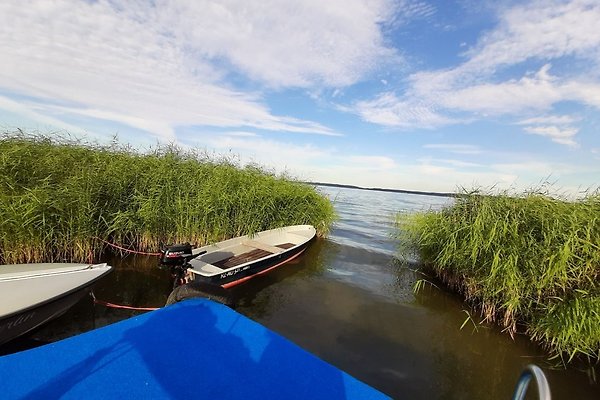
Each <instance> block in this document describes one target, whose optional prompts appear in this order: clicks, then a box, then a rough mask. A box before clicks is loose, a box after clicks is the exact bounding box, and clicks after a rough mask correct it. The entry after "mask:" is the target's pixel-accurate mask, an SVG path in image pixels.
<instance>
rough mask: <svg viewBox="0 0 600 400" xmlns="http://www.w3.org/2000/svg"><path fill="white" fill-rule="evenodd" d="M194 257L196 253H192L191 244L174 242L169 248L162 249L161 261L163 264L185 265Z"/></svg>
mask: <svg viewBox="0 0 600 400" xmlns="http://www.w3.org/2000/svg"><path fill="white" fill-rule="evenodd" d="M192 258H194V255H193V254H192V245H191V244H189V243H183V244H174V245H171V246H167V248H166V249H164V250H163V251H162V254H161V257H160V262H161V264H163V265H169V266H183V265H185V264H186V263H187V262H188V261H189V260H191V259H192Z"/></svg>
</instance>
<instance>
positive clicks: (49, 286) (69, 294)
mask: <svg viewBox="0 0 600 400" xmlns="http://www.w3.org/2000/svg"><path fill="white" fill-rule="evenodd" d="M111 269H112V267H110V266H108V265H106V264H96V265H90V264H69V263H65V264H15V265H3V266H0V344H3V343H6V342H8V341H10V340H12V339H14V338H16V337H19V336H21V335H24V334H25V333H27V332H29V331H31V330H33V329H35V328H37V327H38V326H40V325H42V324H44V323H46V322H48V321H50V320H52V319H54V318H56V317H58V316H60V315H62V314H63V313H64V312H65V311H67V310H68V309H69V308H70V307H72V306H73V305H74V304H75V303H77V302H78V301H79V300H80V299H81V298H82V297H83V296H85V295H86V294H87V293H88V292H89V290H90V288H91V286H92V284H93V283H94V282H96V281H97V280H98V279H100V278H101V277H103V276H104V275H106V274H107V273H109V272H110V271H111Z"/></svg>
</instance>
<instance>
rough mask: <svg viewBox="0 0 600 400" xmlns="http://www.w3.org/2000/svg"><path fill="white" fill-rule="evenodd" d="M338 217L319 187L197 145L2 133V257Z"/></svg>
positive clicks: (52, 255) (145, 244) (57, 254)
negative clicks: (140, 147)
mask: <svg viewBox="0 0 600 400" xmlns="http://www.w3.org/2000/svg"><path fill="white" fill-rule="evenodd" d="M334 218H335V214H334V210H333V206H332V204H331V203H330V202H329V201H328V200H327V199H326V198H325V197H324V196H322V195H321V194H319V193H318V192H317V191H316V189H315V188H314V187H311V186H310V185H306V184H303V183H300V182H298V181H295V180H294V179H292V178H289V177H284V176H277V175H275V174H273V173H270V172H268V171H266V170H265V169H263V168H261V167H258V166H248V167H241V166H239V165H237V164H236V163H235V162H233V161H232V160H230V159H224V158H222V159H219V158H215V157H209V156H208V155H206V154H204V153H202V152H201V151H198V150H182V149H180V148H178V147H176V146H158V147H157V148H155V149H153V150H152V151H150V152H148V153H146V154H140V153H137V152H135V151H133V150H132V149H130V148H129V147H128V146H124V145H120V144H118V143H113V144H112V145H110V146H101V145H98V144H90V143H83V142H80V141H77V140H73V139H68V138H67V139H65V138H62V139H57V138H50V137H49V136H43V135H42V136H40V135H29V134H23V133H5V134H4V135H1V136H0V222H1V225H0V263H4V264H6V263H16V262H41V261H59V260H60V261H63V260H87V259H92V258H94V257H97V256H98V255H99V254H100V253H101V252H102V251H103V249H104V243H103V242H102V240H106V241H112V242H116V243H119V244H123V245H125V246H130V247H134V248H137V249H141V250H145V251H156V250H158V249H159V248H160V247H162V246H163V245H164V244H167V243H174V242H184V241H189V242H191V243H193V244H196V245H203V244H206V243H210V242H215V241H219V240H222V239H226V238H229V237H234V236H238V235H243V234H250V233H253V232H258V231H261V230H265V229H270V228H275V227H282V226H286V225H293V224H312V225H314V226H315V227H316V228H317V231H318V234H319V235H321V236H323V235H325V234H326V233H327V232H328V229H329V227H330V225H331V223H332V222H333V220H334Z"/></svg>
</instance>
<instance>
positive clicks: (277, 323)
mask: <svg viewBox="0 0 600 400" xmlns="http://www.w3.org/2000/svg"><path fill="white" fill-rule="evenodd" d="M319 190H321V191H322V192H323V193H325V194H326V195H327V196H329V198H330V199H331V200H332V201H334V204H335V207H336V210H337V212H338V214H339V217H340V219H339V221H338V222H337V223H336V224H335V226H334V227H333V229H332V231H331V233H330V235H329V237H328V238H327V239H320V240H317V241H316V242H314V243H313V244H312V245H311V246H310V247H309V249H308V250H307V251H306V252H305V254H304V255H303V256H302V257H300V258H299V259H298V260H295V261H293V262H292V263H290V264H286V265H285V266H282V267H281V268H278V269H276V270H274V271H273V272H272V273H269V274H267V275H264V276H261V277H257V278H255V279H253V280H251V281H249V282H248V283H246V284H243V285H240V286H239V287H236V288H234V289H233V293H234V295H235V296H236V297H237V298H238V299H239V300H238V301H239V306H238V307H237V310H238V311H239V312H241V313H242V314H244V315H246V316H248V317H250V318H252V319H254V320H255V321H258V322H260V323H262V324H263V325H265V326H267V327H268V328H270V329H272V330H274V331H276V332H278V333H280V334H282V335H283V336H285V337H287V338H288V339H290V340H292V341H293V342H295V343H297V344H298V345H300V346H302V347H304V348H305V349H307V350H308V351H310V352H312V353H314V354H316V355H317V356H319V357H321V358H322V359H324V360H326V361H328V362H329V363H331V364H333V365H336V366H337V367H339V368H341V369H343V370H345V371H347V372H349V373H350V374H352V375H354V376H355V377H357V378H359V379H361V380H362V381H364V382H366V383H368V384H370V385H372V386H374V387H375V388H377V389H379V390H381V391H382V392H384V393H387V394H388V395H390V396H392V397H394V398H406V399H509V398H510V397H511V395H512V392H513V388H514V385H515V383H516V381H517V379H518V377H519V374H520V372H521V370H522V369H523V367H525V366H526V365H527V364H530V363H535V364H537V365H539V366H541V367H542V368H544V370H545V372H546V373H547V376H548V379H549V382H550V386H551V390H552V394H553V398H554V399H599V398H600V385H598V384H594V383H591V382H590V380H589V379H588V377H587V375H586V374H585V373H584V372H580V371H577V370H576V369H574V368H571V369H568V370H552V369H551V365H549V364H548V363H547V362H546V361H545V358H544V353H543V351H542V350H541V349H540V348H538V347H537V346H535V345H533V344H531V343H530V342H529V341H528V340H527V339H526V338H524V337H516V338H515V340H512V339H511V338H510V337H509V336H508V335H507V334H503V333H502V332H500V330H499V329H497V328H494V327H489V326H478V327H477V329H475V328H474V326H473V325H472V324H468V325H466V326H465V328H463V329H462V330H461V329H460V327H461V325H462V324H463V321H464V320H465V318H466V317H467V313H466V311H467V310H469V309H468V307H467V306H466V305H465V304H463V303H462V302H461V300H460V299H459V298H458V297H457V296H455V295H452V294H450V293H448V292H446V291H445V290H444V289H442V288H437V287H434V286H426V287H425V289H423V290H422V291H420V292H418V293H414V292H413V285H414V283H415V282H416V280H418V279H420V278H421V275H419V274H418V273H417V272H414V270H413V269H414V267H415V266H416V265H415V264H413V263H411V264H410V265H402V264H400V263H398V262H396V261H395V258H394V255H395V254H396V247H395V242H394V240H392V239H391V237H390V235H391V234H392V232H393V231H394V228H393V220H394V214H395V213H396V212H398V211H408V212H412V211H420V210H426V209H429V208H435V209H438V208H440V207H443V206H445V205H447V204H449V203H450V202H451V201H452V200H451V199H448V198H443V197H433V196H419V195H410V194H399V193H387V192H375V191H363V190H357V189H341V188H330V187H320V188H319ZM104 261H107V262H109V263H111V265H114V266H115V271H114V272H113V273H112V274H110V275H109V276H108V277H106V278H105V279H103V280H102V281H101V282H99V283H98V284H97V286H96V287H95V289H94V292H95V294H96V297H97V298H99V299H102V300H106V301H111V302H116V303H127V304H133V305H138V306H154V307H160V306H162V305H164V302H165V300H166V298H167V296H168V294H169V292H170V285H171V283H170V281H169V274H168V272H166V271H164V270H160V269H158V268H157V267H156V259H155V258H150V257H140V256H128V257H125V258H123V259H119V258H108V259H107V260H104ZM135 314H136V312H132V311H126V310H115V309H106V308H104V307H101V306H95V307H94V306H93V305H92V302H91V300H89V299H85V300H83V301H82V302H80V303H79V304H78V305H77V306H75V307H74V308H73V309H71V310H70V311H69V312H68V313H66V314H65V315H64V316H63V317H61V318H59V319H58V320H55V321H54V322H52V323H50V324H48V325H46V326H45V327H44V328H42V329H40V330H38V331H37V332H35V333H34V334H33V335H31V336H30V337H29V338H25V339H24V340H23V341H21V342H19V343H18V344H17V345H21V344H22V343H23V344H22V345H23V346H30V345H31V341H32V340H37V341H53V340H58V339H61V338H64V337H68V336H71V335H73V334H76V333H79V332H84V331H87V330H90V329H92V328H93V327H99V326H102V325H106V324H108V323H112V322H116V321H118V320H121V319H124V318H128V317H130V316H132V315H135ZM168 337H169V333H168V327H165V340H168ZM298 379H302V377H301V376H299V377H298ZM531 391H535V389H533V388H532V389H531Z"/></svg>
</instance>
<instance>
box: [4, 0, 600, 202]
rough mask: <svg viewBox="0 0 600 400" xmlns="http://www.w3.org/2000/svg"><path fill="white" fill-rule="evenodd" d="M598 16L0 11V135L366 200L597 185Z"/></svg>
mask: <svg viewBox="0 0 600 400" xmlns="http://www.w3.org/2000/svg"><path fill="white" fill-rule="evenodd" d="M598 21H600V2H598V1H597V0H594V1H586V0H581V1H550V0H546V1H532V2H523V1H485V0H483V1H471V0H464V1H409V0H399V1H387V0H330V1H320V0H297V1H287V0H261V1H200V0H198V1H194V0H189V1H183V0H182V1H153V2H150V1H132V0H128V1H122V2H120V1H52V2H51V1H31V2H27V5H26V6H24V5H23V3H22V2H20V1H3V2H0V54H2V62H0V127H2V128H3V130H11V129H14V128H16V127H19V128H23V129H27V130H37V131H41V132H53V131H67V132H70V133H71V134H73V135H75V136H79V137H87V138H90V139H93V140H98V141H101V142H103V141H109V140H111V139H112V137H113V136H114V135H115V134H116V135H118V137H119V138H120V140H121V141H123V142H127V143H131V144H132V145H134V146H135V147H138V148H140V149H141V150H143V149H147V148H149V147H150V146H152V145H155V144H156V143H157V142H161V143H177V144H179V145H181V146H191V147H198V148H201V149H206V150H207V151H209V152H211V153H212V152H214V153H217V154H221V153H222V154H228V155H234V156H235V157H236V158H237V159H239V161H240V162H241V163H248V162H255V163H259V164H262V165H264V166H266V167H268V168H270V169H272V170H275V171H278V172H283V171H286V172H288V173H289V174H291V175H293V176H296V177H298V178H300V179H305V180H311V181H321V182H332V183H344V184H352V185H359V186H366V187H385V188H397V189H410V190H426V191H428V190H432V191H455V190H456V189H457V188H458V187H466V188H471V187H481V186H483V187H491V186H495V187H497V188H502V189H511V190H524V189H528V188H532V187H536V186H538V185H539V184H540V183H541V182H544V181H546V180H549V181H551V182H554V190H556V191H558V192H562V193H567V194H569V195H577V193H579V192H581V191H583V190H586V189H590V188H592V189H595V188H597V187H598V186H599V185H600V135H599V132H600V29H598Z"/></svg>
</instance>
